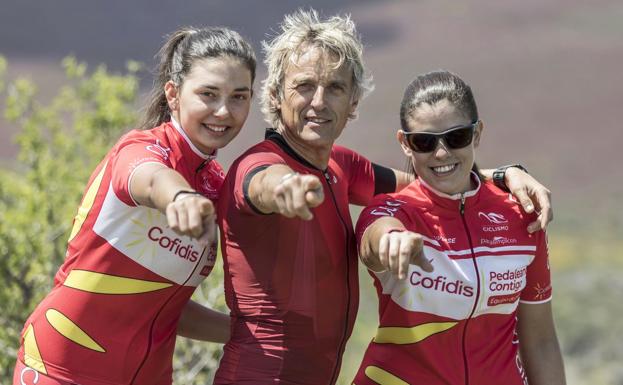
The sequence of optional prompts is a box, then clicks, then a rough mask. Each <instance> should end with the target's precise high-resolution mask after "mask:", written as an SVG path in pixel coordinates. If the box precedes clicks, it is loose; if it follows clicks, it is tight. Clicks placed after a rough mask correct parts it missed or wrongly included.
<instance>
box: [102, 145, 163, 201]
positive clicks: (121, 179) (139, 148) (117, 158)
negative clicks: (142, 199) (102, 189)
mask: <svg viewBox="0 0 623 385" xmlns="http://www.w3.org/2000/svg"><path fill="white" fill-rule="evenodd" d="M161 149H162V147H161V146H160V145H159V143H158V140H156V139H154V142H150V141H148V140H145V141H141V142H134V143H132V144H128V145H125V146H122V147H120V148H119V150H118V152H117V153H116V154H115V155H114V157H113V159H112V178H111V183H112V187H113V191H114V192H115V194H117V197H118V198H119V199H120V200H122V201H123V202H124V203H126V204H128V205H130V206H136V205H137V203H136V202H134V200H133V199H132V197H131V195H130V181H131V179H132V175H133V174H134V172H135V171H136V169H137V168H138V167H139V166H141V165H144V164H147V163H159V164H162V165H163V166H165V167H169V168H171V167H172V166H171V162H170V159H169V156H170V154H169V152H167V151H166V150H164V149H162V150H161Z"/></svg>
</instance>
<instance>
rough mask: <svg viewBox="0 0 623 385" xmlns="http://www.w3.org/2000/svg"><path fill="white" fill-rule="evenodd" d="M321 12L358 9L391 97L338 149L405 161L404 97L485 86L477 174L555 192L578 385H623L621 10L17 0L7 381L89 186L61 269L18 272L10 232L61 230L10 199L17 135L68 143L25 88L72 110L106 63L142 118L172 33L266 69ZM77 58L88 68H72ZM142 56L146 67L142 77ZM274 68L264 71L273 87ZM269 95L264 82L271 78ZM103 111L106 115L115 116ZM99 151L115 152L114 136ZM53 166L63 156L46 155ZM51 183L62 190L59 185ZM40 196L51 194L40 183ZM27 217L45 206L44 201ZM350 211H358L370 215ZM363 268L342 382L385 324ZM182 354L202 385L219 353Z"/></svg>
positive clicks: (4, 237) (60, 234)
mask: <svg viewBox="0 0 623 385" xmlns="http://www.w3.org/2000/svg"><path fill="white" fill-rule="evenodd" d="M308 6H313V7H314V8H315V9H317V10H318V11H320V12H321V13H322V14H324V15H331V14H334V13H342V14H344V13H349V14H351V15H352V17H353V19H354V20H355V21H356V23H357V26H358V29H359V32H360V34H361V35H362V38H363V41H364V43H365V47H366V51H365V59H366V62H367V65H368V67H369V69H370V71H371V72H372V74H373V76H374V79H375V84H376V90H375V91H374V92H373V93H372V94H371V95H370V96H369V97H368V98H366V99H365V100H364V101H363V102H362V104H361V105H360V108H359V117H358V119H357V120H355V121H352V122H350V123H349V124H348V126H347V128H346V130H345V132H344V134H343V135H342V137H341V138H340V140H339V143H340V144H342V145H346V146H348V147H351V148H353V149H355V150H357V151H360V152H362V153H363V154H365V155H367V156H368V157H369V158H370V159H371V160H373V161H375V162H379V163H383V164H386V165H389V166H393V167H398V168H402V167H404V164H405V160H404V158H403V157H402V154H401V152H400V151H399V147H398V144H397V142H396V140H395V131H396V130H397V129H398V127H399V119H398V110H399V103H400V100H401V97H402V93H403V90H404V88H405V86H406V84H408V83H409V82H410V80H411V79H413V77H414V76H415V75H417V74H419V73H421V72H427V71H430V70H434V69H440V68H443V69H448V70H451V71H453V72H456V73H458V74H459V75H460V76H461V77H462V78H463V79H465V80H466V81H467V82H468V83H470V84H471V86H472V88H473V90H474V93H475V96H476V101H477V103H478V107H479V110H480V115H481V118H482V120H483V121H484V123H485V132H484V137H483V141H482V142H481V147H480V149H479V152H478V157H479V158H478V162H479V164H480V165H481V166H484V167H494V166H498V165H503V164H509V163H517V162H519V163H521V164H523V165H524V166H525V167H526V168H527V169H528V170H530V172H531V174H532V175H534V176H535V177H536V178H537V179H538V180H540V181H541V182H542V183H544V184H545V185H546V186H548V187H549V188H550V189H551V190H552V192H553V197H554V198H553V199H554V209H555V221H554V222H553V223H552V224H551V225H550V228H549V238H550V252H551V260H552V261H551V265H552V271H553V276H554V291H555V294H554V302H553V304H554V308H555V312H556V313H555V318H556V322H557V327H558V333H559V338H560V341H561V345H562V348H563V353H564V356H565V364H566V371H567V377H568V383H569V384H604V385H610V384H617V385H619V384H623V365H621V362H622V361H623V346H622V344H621V342H623V340H622V337H621V335H623V326H622V325H623V323H621V322H620V321H619V320H620V317H621V316H623V303H622V301H621V300H620V297H621V294H623V279H621V273H623V203H622V201H623V168H622V166H621V157H622V156H621V150H620V148H621V144H620V143H618V141H619V140H621V141H623V127H622V123H621V121H622V119H621V117H620V116H619V115H618V114H619V113H620V112H621V110H623V75H622V71H621V68H623V66H622V64H621V63H623V3H622V2H621V1H618V0H594V1H591V2H590V3H589V2H586V1H580V0H525V1H521V2H499V1H493V0H469V1H462V2H455V1H448V0H437V1H433V0H422V1H408V0H387V1H368V0H358V1H354V0H351V1H348V0H345V1H339V2H336V1H329V0H320V1H314V2H303V1H298V0H296V1H293V0H289V1H284V0H279V1H271V2H261V3H260V2H257V1H252V0H228V1H222V0H213V1H197V0H187V1H184V2H180V1H173V0H168V1H164V0H135V1H130V2H128V1H121V0H109V1H106V2H102V1H97V0H82V1H77V0H55V1H53V2H41V1H35V0H19V1H18V0H3V1H2V7H1V11H0V55H2V56H4V58H5V59H6V63H7V66H6V70H5V71H4V75H3V77H2V79H3V80H2V82H1V83H0V85H1V86H2V87H0V91H1V92H2V93H0V109H1V110H2V111H5V110H7V111H8V112H6V113H5V114H4V117H3V118H0V138H1V139H0V168H1V169H2V170H3V173H7V174H6V175H11V176H10V177H7V178H4V181H5V185H4V187H2V186H0V197H1V198H2V200H3V201H2V202H0V222H2V224H0V260H2V261H4V262H0V273H1V274H2V277H0V279H1V280H2V281H3V282H5V284H4V285H0V300H1V301H4V305H3V307H6V308H7V309H9V310H7V311H6V312H5V314H4V315H0V317H1V318H0V322H1V323H0V327H1V328H3V329H4V332H3V333H4V334H2V333H0V354H1V355H2V356H1V357H0V365H3V366H1V367H0V374H1V375H2V376H3V377H0V378H2V379H1V381H0V382H1V383H3V384H4V383H9V380H8V378H9V375H10V372H11V367H12V365H13V363H12V362H14V354H15V348H16V346H17V345H16V341H17V340H16V338H17V335H18V333H19V329H20V328H21V326H22V324H23V322H24V320H25V317H26V316H27V315H28V314H29V312H30V310H31V309H32V306H34V304H36V302H37V301H38V300H39V299H40V298H41V295H44V294H45V292H46V291H47V289H48V288H49V287H50V285H51V283H52V282H51V277H52V275H53V274H54V271H55V270H56V268H57V267H58V263H60V261H61V260H62V257H63V254H64V251H63V246H64V243H63V242H64V240H66V238H67V237H66V235H64V234H65V233H64V232H66V231H67V230H68V226H69V225H70V222H71V218H72V216H73V210H75V208H76V207H77V206H78V203H79V199H80V191H81V189H82V187H76V189H75V194H73V195H72V194H70V195H69V196H65V197H64V198H65V202H60V203H59V205H61V204H62V205H65V204H66V205H67V207H68V208H67V209H66V212H63V213H60V214H59V216H58V218H56V219H55V220H56V221H58V222H63V223H66V226H65V227H63V226H61V223H56V224H55V225H56V226H57V228H55V229H54V231H55V232H54V233H53V234H48V235H46V237H47V238H46V237H44V238H42V239H43V241H41V242H44V243H45V241H46V240H47V241H50V242H54V243H55V247H54V250H55V251H54V253H53V254H54V255H52V256H51V257H46V258H47V259H45V260H47V261H48V262H42V261H44V260H41V261H40V262H41V263H42V264H45V266H44V268H33V267H32V266H26V265H24V264H23V263H24V262H23V261H22V262H20V263H22V264H21V265H20V264H19V263H17V262H11V263H8V261H10V260H11V258H16V255H17V254H16V253H20V252H21V253H24V254H25V255H27V254H28V253H29V250H22V249H23V248H22V249H19V248H15V247H14V245H15V244H16V241H15V239H17V238H15V237H20V236H21V237H24V236H26V235H28V234H26V235H24V234H23V232H21V233H20V234H13V233H12V232H11V231H12V230H11V229H12V228H15V227H16V226H18V224H21V225H23V226H25V227H24V228H25V229H26V230H25V231H26V233H28V232H29V231H31V232H38V231H39V232H43V231H50V230H46V226H44V225H42V226H41V227H40V228H36V227H35V226H32V225H31V224H30V225H29V223H31V222H32V220H31V221H30V222H29V219H28V214H27V211H23V210H22V211H11V210H15V209H16V207H17V206H16V204H17V203H18V201H11V199H12V198H11V197H12V196H13V197H15V196H23V194H25V193H24V191H27V190H20V188H23V189H27V188H28V186H27V184H28V183H30V184H32V183H33V179H32V178H30V177H29V178H30V179H27V180H25V181H24V183H25V185H24V186H23V187H19V188H17V187H15V186H18V185H19V183H17V182H11V186H8V185H7V182H6V181H7V180H9V179H10V178H17V177H18V176H19V175H20V174H21V175H22V176H24V175H27V171H28V170H31V169H32V167H35V166H36V164H35V163H37V162H33V161H32V159H30V158H29V156H28V153H27V152H25V151H24V150H28V149H30V150H31V151H32V150H33V149H34V150H36V149H38V148H42V147H36V146H34V145H33V142H32V140H31V141H30V142H29V141H28V137H26V138H24V137H23V136H20V135H23V133H24V132H30V134H29V135H39V136H38V137H37V138H38V139H37V140H38V141H39V142H45V140H46V139H50V138H52V137H53V136H54V135H55V134H50V133H49V131H46V132H48V133H47V134H45V133H44V134H35V133H33V132H32V130H35V129H43V128H44V127H43V126H45V125H46V123H45V121H46V120H45V119H46V116H47V115H45V114H44V115H42V117H39V118H37V119H35V120H34V121H33V120H32V117H33V115H32V114H31V115H28V113H29V112H28V108H26V107H24V108H22V109H21V110H20V108H21V107H20V106H19V103H18V102H16V101H15V100H14V99H15V98H16V95H18V96H19V97H22V98H24V97H25V96H24V95H26V94H27V96H28V97H30V98H31V99H29V100H31V101H32V103H31V104H30V107H32V106H37V105H40V106H44V105H48V104H50V103H52V102H53V101H57V102H58V101H59V100H60V101H64V103H66V104H71V103H73V102H75V100H72V99H71V97H69V99H67V95H65V96H64V98H65V99H63V98H61V99H59V98H58V95H59V92H60V91H61V90H62V89H63V88H64V87H66V86H67V85H71V84H78V85H80V84H82V83H80V82H88V81H95V80H97V79H95V78H94V76H95V75H94V74H95V73H96V72H97V71H96V70H95V69H96V68H97V67H98V66H99V65H100V64H103V65H104V66H105V69H104V67H100V73H104V74H106V76H111V77H114V76H119V78H118V79H117V78H115V79H116V80H118V81H120V82H121V83H123V85H119V84H117V83H115V84H117V86H118V87H121V88H123V87H129V89H125V90H126V91H124V92H129V93H130V94H128V95H126V94H124V95H125V96H124V97H126V99H127V103H128V104H129V105H131V107H132V109H131V111H129V112H127V114H132V113H134V114H136V113H137V111H138V109H139V107H140V106H141V102H142V101H143V98H142V96H144V93H145V92H147V90H148V89H149V87H150V86H151V81H152V74H151V69H152V68H154V66H155V63H154V60H153V55H154V54H155V53H156V51H157V50H158V48H159V47H160V45H161V44H162V42H163V40H164V36H165V35H166V34H167V33H169V32H171V31H173V30H175V29H176V28H178V27H179V26H182V25H195V26H203V25H224V26H228V27H231V28H233V29H235V30H237V31H239V32H240V33H241V34H242V35H243V36H245V37H246V38H248V39H249V40H250V41H251V42H252V43H253V45H254V47H255V48H256V51H257V54H258V59H260V58H262V56H263V55H262V52H261V49H260V43H261V41H262V40H264V39H266V38H267V36H269V35H272V34H273V33H274V32H276V31H277V30H278V23H279V22H280V20H281V19H282V18H283V15H284V14H286V13H289V12H292V11H294V10H296V9H297V8H299V7H308ZM68 55H72V56H73V57H74V58H75V59H74V60H73V61H72V60H69V61H68V60H65V62H64V64H61V63H62V61H63V59H64V58H66V57H67V56H68ZM129 60H133V61H136V62H138V63H142V66H141V65H138V64H137V63H133V64H131V65H130V66H129V67H128V65H127V63H128V61H129ZM84 65H86V68H85V67H84ZM1 69H2V66H0V70H1ZM72 71H73V72H72ZM264 74H265V71H264V67H263V66H260V68H259V73H258V79H259V80H261V79H263V78H264ZM98 79H99V78H98ZM100 80H101V79H100ZM98 81H99V80H98ZM88 84H91V83H88ZM97 84H99V87H104V86H102V83H101V82H100V83H97ZM29 86H36V87H31V88H28V87H29ZM20 87H21V88H20ZM93 87H96V86H93ZM255 87H256V90H257V89H259V87H260V83H259V82H257V83H256V85H255ZM35 88H36V90H35ZM78 88H80V87H79V86H78ZM122 93H123V92H122ZM75 95H77V96H76V97H77V98H78V97H79V96H80V95H82V94H80V93H79V92H78V93H76V94H75ZM11 98H13V99H11ZM137 100H138V101H137ZM61 104H62V103H61ZM57 107H58V106H57ZM83 107H84V106H83ZM59 108H61V107H59ZM75 108H78V107H75ZM80 108H82V107H80ZM84 108H86V107H84ZM89 108H90V107H89ZM97 108H100V110H99V111H98V113H100V114H104V115H105V114H106V111H109V110H110V108H111V107H110V106H106V105H98V107H97ZM107 108H108V109H107ZM74 111H78V110H77V109H76V110H74ZM117 112H118V111H117ZM117 112H115V113H117ZM76 113H78V114H79V113H80V112H79V111H78V112H76ZM24 116H27V117H30V118H31V120H28V119H24V118H23V117H24ZM73 117H74V116H73V115H68V113H67V111H65V112H63V113H60V114H59V116H57V117H56V118H58V119H60V120H59V121H61V122H63V121H68V120H71V119H72V118H73ZM132 121H133V120H132V119H129V120H127V119H126V120H123V119H120V120H116V121H115V122H114V124H116V125H117V126H118V128H119V131H115V132H113V133H111V132H107V134H110V135H112V136H115V138H116V136H117V134H120V133H121V132H122V131H126V130H128V129H130V128H132V127H131V123H128V122H132ZM93 122H97V120H93V121H92V123H93ZM104 122H106V120H104ZM100 124H101V122H100ZM117 126H116V127H117ZM266 126H267V124H266V123H265V122H264V121H263V119H262V117H261V115H260V113H259V108H258V106H257V104H254V106H253V110H252V114H251V116H250V117H249V120H248V121H247V124H246V126H245V128H244V129H243V131H242V132H241V134H240V135H239V137H238V138H237V139H235V140H234V142H232V144H230V145H229V146H228V147H227V148H226V149H224V150H222V151H220V152H219V158H220V160H221V162H222V163H223V165H224V166H226V167H227V166H229V164H230V163H231V162H232V160H233V159H235V157H236V156H237V155H238V154H240V153H241V151H242V150H244V149H245V148H247V147H249V146H250V145H252V144H254V143H256V142H258V141H259V140H261V138H262V137H263V131H264V128H265V127H266ZM68 127H69V125H68ZM97 127H100V126H98V125H97V124H95V123H93V125H92V126H91V128H97ZM105 128H106V127H105V125H104V128H103V129H105ZM56 129H57V130H58V128H56ZM25 130H26V131H25ZM28 130H31V131H28ZM67 130H69V128H67ZM60 131H63V129H62V128H60ZM113 134H114V135H113ZM69 136H70V137H71V136H72V135H71V134H69ZM73 137H76V136H73ZM31 139H32V138H31ZM111 139H113V140H114V138H111ZM39 142H37V143H38V144H39V145H41V143H39ZM89 145H91V146H92V145H94V143H89ZM84 146H85V147H86V146H87V143H85V144H84ZM20 149H21V150H22V155H21V156H20ZM102 149H103V151H104V152H105V151H106V150H107V148H106V143H104V144H102ZM41 151H43V150H41ZM29 159H30V160H29ZM54 159H57V160H58V157H56V158H55V157H54V156H51V157H50V158H49V159H48V160H49V161H50V162H52V161H53V160H54ZM97 160H98V159H89V161H88V162H87V161H84V169H85V170H84V176H80V178H82V179H80V178H78V180H77V181H76V186H84V184H85V183H86V178H87V177H88V175H89V172H90V170H91V165H92V164H93V161H97ZM29 161H30V163H28V162H29ZM68 161H69V160H68ZM81 161H82V160H81ZM79 164H82V163H79ZM37 167H38V166H37ZM50 172H52V171H50ZM39 174H41V172H39ZM70 174H71V173H70ZM74 174H75V173H74ZM3 175H5V174H3ZM28 175H29V174H28ZM74 176H76V175H74ZM39 177H41V175H39ZM67 177H69V176H67ZM11 180H12V179H11ZM16 180H17V179H16ZM11 188H15V189H16V190H15V191H10V190H11ZM46 191H47V192H50V193H51V194H53V193H54V192H55V191H56V194H58V190H54V189H51V190H46ZM30 193H31V194H34V195H33V197H34V198H33V199H37V198H36V193H37V191H30ZM11 194H13V195H11ZM19 194H22V195H19ZM39 195H41V192H39ZM70 198H71V199H70ZM39 199H40V198H39ZM44 200H45V199H44ZM48 201H49V200H48ZM55 209H56V208H54V207H52V208H51V209H50V210H55ZM24 210H26V209H24ZM30 210H33V211H32V212H33V213H35V212H36V211H37V210H36V206H35V207H34V208H33V207H30ZM353 212H354V215H355V216H354V217H355V218H356V214H357V213H358V209H357V208H353ZM20 213H21V214H20ZM33 215H35V214H33ZM47 220H48V221H49V215H48V219H47ZM58 226H60V227H58ZM48 227H49V226H48ZM28 229H30V230H28ZM33 236H34V235H33ZM20 239H21V238H20ZM22 240H24V239H22ZM42 250H43V251H42V253H39V254H37V256H38V257H42V256H43V254H45V253H49V252H50V251H49V250H48V251H46V250H47V249H46V248H45V247H44V246H42ZM33 261H34V259H33V260H32V261H30V262H29V263H31V264H32V263H33ZM16 263H17V264H16ZM18 267H19V269H18ZM20 269H21V270H20ZM17 270H19V273H16V271H17ZM361 273H362V274H361V282H362V285H361V286H362V288H361V290H362V297H361V305H360V315H359V320H358V323H357V327H356V329H355V332H354V334H353V337H352V338H351V341H350V343H349V347H348V351H347V353H346V356H345V359H344V365H343V370H342V375H341V380H340V381H341V382H342V383H344V384H346V383H349V381H350V380H351V379H352V375H353V373H354V371H355V370H356V369H357V367H358V365H359V360H360V358H361V356H362V354H363V351H364V349H365V346H366V345H367V343H368V341H369V340H370V338H371V337H372V335H373V332H374V327H375V325H376V294H375V293H374V291H373V289H372V287H371V283H370V282H371V280H370V278H369V277H368V275H367V273H366V272H364V271H362V272H361ZM20 274H22V275H20ZM219 274H222V273H220V272H217V273H215V274H214V275H213V276H211V277H210V278H209V279H208V280H207V281H211V282H208V283H206V284H205V285H204V287H202V290H200V292H199V293H198V296H200V299H202V300H205V301H207V302H210V303H212V304H214V306H217V307H222V306H223V301H222V297H220V296H219V295H218V293H219V291H218V290H219V287H220V279H221V277H220V276H219ZM14 276H17V277H22V278H24V281H27V282H29V285H32V287H30V288H29V289H28V293H29V297H28V299H29V301H27V302H26V303H21V305H20V306H18V303H19V302H20V301H21V300H20V299H17V298H16V297H17V296H20V295H22V294H20V293H23V292H24V291H23V288H22V289H19V286H20V285H19V283H18V282H17V280H15V282H13V284H11V283H10V282H11V281H10V279H9V278H11V277H13V279H15V277H14ZM7 282H9V283H7ZM22 286H23V285H22ZM213 288H214V289H213ZM19 290H22V291H21V292H20V291H19ZM215 293H216V294H215ZM11 298H12V299H11ZM11 311H13V313H11ZM9 313H10V314H9ZM7 314H8V315H7ZM179 345H180V346H179V348H178V352H177V353H176V354H177V355H176V367H178V368H180V370H179V373H178V372H176V384H186V383H204V382H205V379H206V378H208V379H209V378H210V376H211V373H212V371H213V368H214V365H215V362H216V361H215V360H216V358H217V357H218V354H219V347H217V346H216V347H215V346H206V345H209V344H192V343H188V342H187V341H181V342H180V344H179ZM198 345H199V346H198ZM189 368H191V369H189Z"/></svg>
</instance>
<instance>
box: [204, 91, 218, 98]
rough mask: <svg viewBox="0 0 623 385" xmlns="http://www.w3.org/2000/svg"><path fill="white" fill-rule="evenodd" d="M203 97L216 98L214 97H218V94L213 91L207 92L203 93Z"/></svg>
mask: <svg viewBox="0 0 623 385" xmlns="http://www.w3.org/2000/svg"><path fill="white" fill-rule="evenodd" d="M201 95H203V96H206V97H208V98H214V97H216V94H215V93H214V92H212V91H205V92H202V93H201Z"/></svg>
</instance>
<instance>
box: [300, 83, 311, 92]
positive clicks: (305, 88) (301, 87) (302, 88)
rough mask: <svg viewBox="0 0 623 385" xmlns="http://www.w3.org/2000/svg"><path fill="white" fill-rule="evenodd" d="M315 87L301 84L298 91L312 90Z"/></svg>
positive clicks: (309, 84)
mask: <svg viewBox="0 0 623 385" xmlns="http://www.w3.org/2000/svg"><path fill="white" fill-rule="evenodd" d="M313 87H314V85H313V84H311V83H300V84H298V85H297V86H296V89H297V90H299V91H306V90H311V89H312V88H313Z"/></svg>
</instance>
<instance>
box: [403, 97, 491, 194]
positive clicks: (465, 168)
mask: <svg viewBox="0 0 623 385" xmlns="http://www.w3.org/2000/svg"><path fill="white" fill-rule="evenodd" d="M471 123H473V122H471V121H470V120H469V118H468V117H467V116H466V115H465V114H463V113H462V112H461V111H459V110H457V109H456V108H455V107H454V105H452V103H450V102H449V101H448V100H447V99H443V100H441V101H439V102H437V103H435V104H433V105H430V104H422V105H420V106H419V107H418V108H417V109H416V110H415V111H414V112H413V113H412V114H411V116H410V117H409V118H408V119H407V124H408V127H409V132H429V133H440V132H444V131H447V130H448V129H449V128H455V127H461V126H468V125H470V124H471ZM481 132H482V124H481V123H480V122H479V123H478V124H477V125H476V127H475V129H474V136H473V139H472V141H471V143H470V144H469V145H467V146H465V147H463V148H458V149H453V148H450V147H449V146H448V144H447V142H446V140H445V139H441V140H439V141H438V142H437V146H436V147H435V148H434V149H433V150H432V151H430V152H416V151H413V150H412V149H411V148H410V147H409V146H408V144H407V141H406V138H405V135H403V134H402V133H401V132H400V131H399V132H398V140H399V141H400V144H401V146H402V149H403V151H404V152H405V154H406V155H407V156H409V157H410V158H411V161H412V162H413V167H414V169H415V172H416V173H417V175H418V176H419V177H420V178H422V180H424V181H425V182H426V183H427V184H428V185H430V186H431V187H433V188H434V189H436V190H437V191H440V192H443V193H446V194H450V195H452V194H457V193H461V192H465V191H468V190H470V188H471V187H472V186H471V183H472V182H471V178H470V172H471V169H472V166H473V164H474V158H475V148H476V147H478V144H479V142H480V134H481Z"/></svg>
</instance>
